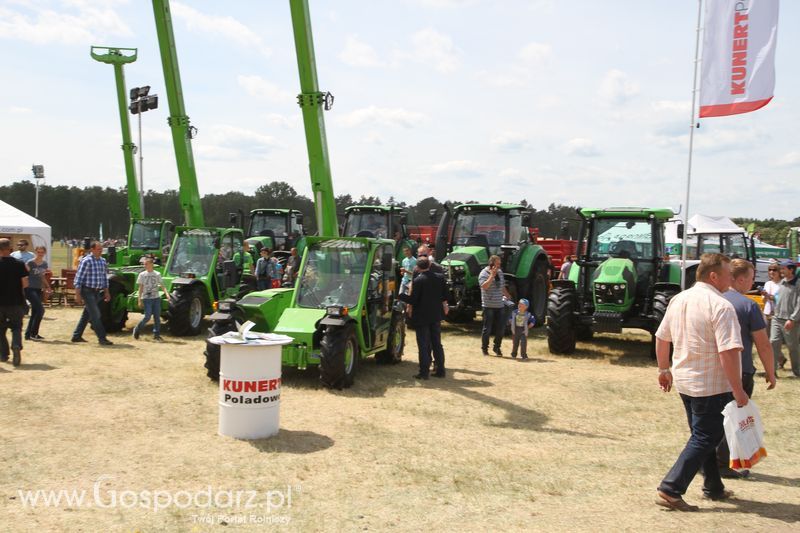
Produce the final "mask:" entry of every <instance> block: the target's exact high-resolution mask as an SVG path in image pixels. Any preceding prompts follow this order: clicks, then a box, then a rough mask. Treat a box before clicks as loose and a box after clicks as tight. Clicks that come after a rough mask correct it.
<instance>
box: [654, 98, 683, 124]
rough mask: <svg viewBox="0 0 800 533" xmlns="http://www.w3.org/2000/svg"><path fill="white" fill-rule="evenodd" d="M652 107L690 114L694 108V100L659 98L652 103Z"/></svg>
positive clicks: (658, 109)
mask: <svg viewBox="0 0 800 533" xmlns="http://www.w3.org/2000/svg"><path fill="white" fill-rule="evenodd" d="M651 107H652V108H653V111H664V112H668V113H684V114H686V115H688V114H689V112H690V111H691V110H692V102H691V101H690V100H685V101H684V100H657V101H655V102H653V103H652V104H651ZM687 124H688V122H687Z"/></svg>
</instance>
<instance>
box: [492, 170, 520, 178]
mask: <svg viewBox="0 0 800 533" xmlns="http://www.w3.org/2000/svg"><path fill="white" fill-rule="evenodd" d="M521 175H522V172H520V170H519V169H517V168H504V169H503V170H501V171H500V173H499V174H498V176H500V177H501V178H516V177H517V176H521Z"/></svg>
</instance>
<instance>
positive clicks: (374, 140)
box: [364, 131, 386, 145]
mask: <svg viewBox="0 0 800 533" xmlns="http://www.w3.org/2000/svg"><path fill="white" fill-rule="evenodd" d="M364 142H365V143H367V144H376V145H380V144H383V143H384V142H386V139H385V138H384V136H383V135H382V134H381V133H380V132H377V131H371V132H369V133H368V134H367V136H366V137H364Z"/></svg>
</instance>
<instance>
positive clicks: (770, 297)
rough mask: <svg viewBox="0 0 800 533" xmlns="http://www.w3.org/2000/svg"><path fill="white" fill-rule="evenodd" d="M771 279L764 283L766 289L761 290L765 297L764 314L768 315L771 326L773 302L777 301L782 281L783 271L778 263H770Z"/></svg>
mask: <svg viewBox="0 0 800 533" xmlns="http://www.w3.org/2000/svg"><path fill="white" fill-rule="evenodd" d="M768 273H769V281H768V282H766V283H765V284H764V289H763V290H762V291H761V296H763V297H764V315H766V317H767V325H768V326H769V319H770V318H772V304H773V302H775V293H777V292H778V288H779V287H780V283H781V271H780V268H779V267H778V264H777V263H775V264H771V265H769V270H768Z"/></svg>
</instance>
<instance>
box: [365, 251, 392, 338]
mask: <svg viewBox="0 0 800 533" xmlns="http://www.w3.org/2000/svg"><path fill="white" fill-rule="evenodd" d="M395 285H396V279H395V268H394V251H393V250H392V247H391V246H390V245H383V246H381V247H380V248H378V249H377V250H376V251H375V257H374V259H373V261H372V271H371V272H370V276H369V282H368V284H367V319H368V320H369V328H368V329H369V332H370V338H369V341H368V344H369V346H370V347H373V346H378V345H381V344H385V343H386V341H387V340H388V338H389V328H390V326H391V321H392V306H393V305H394V288H395ZM365 341H366V339H365Z"/></svg>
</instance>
